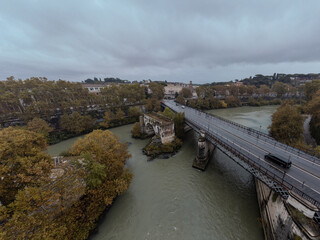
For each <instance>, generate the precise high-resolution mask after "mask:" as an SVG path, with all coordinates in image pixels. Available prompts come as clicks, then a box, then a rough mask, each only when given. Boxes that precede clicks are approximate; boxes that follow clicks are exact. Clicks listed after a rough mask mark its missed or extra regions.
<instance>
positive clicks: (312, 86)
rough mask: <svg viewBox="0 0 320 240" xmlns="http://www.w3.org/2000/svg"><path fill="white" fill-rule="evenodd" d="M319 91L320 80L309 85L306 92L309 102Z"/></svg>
mask: <svg viewBox="0 0 320 240" xmlns="http://www.w3.org/2000/svg"><path fill="white" fill-rule="evenodd" d="M318 90H320V80H313V81H312V82H311V83H307V84H306V86H305V92H304V94H305V96H306V98H307V100H308V101H309V100H311V99H312V97H313V95H315V93H316V92H317V91H318Z"/></svg>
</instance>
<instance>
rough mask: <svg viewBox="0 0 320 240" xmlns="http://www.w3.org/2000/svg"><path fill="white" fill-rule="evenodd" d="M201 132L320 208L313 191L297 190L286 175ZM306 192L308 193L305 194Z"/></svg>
mask: <svg viewBox="0 0 320 240" xmlns="http://www.w3.org/2000/svg"><path fill="white" fill-rule="evenodd" d="M186 121H187V122H188V123H189V124H190V125H191V126H193V128H197V129H203V128H202V127H201V126H199V125H198V124H197V123H194V122H192V121H191V120H187V119H186ZM203 130H204V131H205V132H206V134H207V139H208V140H209V141H211V142H212V143H213V144H218V145H220V146H221V147H223V148H225V149H226V150H228V151H229V152H231V153H232V154H234V156H236V157H238V158H239V159H241V160H242V161H244V162H245V163H246V164H248V165H249V166H251V167H252V168H254V169H256V170H257V171H259V172H260V173H262V174H264V175H266V176H268V178H270V179H272V181H274V182H276V183H277V184H279V185H280V186H282V187H284V188H285V189H287V190H288V191H293V192H295V193H297V194H298V195H299V196H301V197H302V198H304V199H305V200H307V201H309V202H310V203H312V204H313V205H315V206H317V207H319V208H320V202H319V200H316V199H317V198H316V197H315V196H318V198H319V194H317V193H316V192H315V191H313V190H312V189H310V188H305V189H304V190H301V189H299V187H297V186H295V185H300V184H299V183H297V181H296V180H294V179H293V178H291V177H290V176H288V175H286V174H285V173H284V174H283V173H281V172H279V171H275V170H273V169H272V170H270V169H267V168H266V167H264V166H262V165H261V164H258V163H257V162H258V161H261V160H260V159H259V158H257V159H256V161H254V160H253V158H249V157H247V156H246V154H245V153H243V151H242V150H240V149H239V150H238V149H237V147H236V146H235V145H231V144H230V143H227V142H225V141H222V140H221V139H220V138H218V137H216V136H214V135H213V134H211V133H210V132H208V131H207V130H206V129H203ZM230 142H231V141H230ZM231 143H232V142H231ZM306 191H307V192H308V193H306ZM311 195H313V196H311Z"/></svg>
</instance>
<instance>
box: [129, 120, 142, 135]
mask: <svg viewBox="0 0 320 240" xmlns="http://www.w3.org/2000/svg"><path fill="white" fill-rule="evenodd" d="M131 133H132V137H133V138H140V137H141V129H140V124H139V123H138V122H136V123H135V124H134V125H133V128H132V130H131Z"/></svg>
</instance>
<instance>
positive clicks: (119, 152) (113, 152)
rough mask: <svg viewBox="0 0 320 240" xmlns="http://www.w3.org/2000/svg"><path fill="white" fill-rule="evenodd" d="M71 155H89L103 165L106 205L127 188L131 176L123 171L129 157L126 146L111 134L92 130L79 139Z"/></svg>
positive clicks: (126, 171)
mask: <svg viewBox="0 0 320 240" xmlns="http://www.w3.org/2000/svg"><path fill="white" fill-rule="evenodd" d="M71 153H73V154H74V155H81V154H83V153H88V154H91V156H93V158H94V160H95V161H97V163H99V164H102V165H104V167H105V168H104V169H105V172H106V176H105V178H104V180H103V182H104V187H105V188H108V191H107V192H108V193H107V195H106V196H105V199H106V201H105V202H106V205H109V204H110V203H111V202H112V200H113V198H114V197H116V196H117V195H118V194H120V193H122V192H123V191H125V190H126V189H127V188H128V186H129V182H130V180H131V177H132V175H131V173H129V172H128V170H125V169H124V165H125V162H126V160H127V159H128V158H129V157H130V156H131V155H130V154H129V153H128V150H127V144H126V143H121V142H119V138H118V137H117V136H115V135H114V134H113V133H112V132H110V131H108V130H106V131H102V130H94V131H93V132H91V133H89V134H88V135H86V136H85V137H84V138H83V139H79V140H78V141H77V142H76V143H75V144H74V145H73V146H72V149H71ZM107 199H108V200H107Z"/></svg>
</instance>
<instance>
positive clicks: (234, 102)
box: [226, 96, 241, 107]
mask: <svg viewBox="0 0 320 240" xmlns="http://www.w3.org/2000/svg"><path fill="white" fill-rule="evenodd" d="M226 103H227V105H228V107H240V106H241V101H240V99H239V98H237V97H234V96H229V97H227V98H226Z"/></svg>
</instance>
